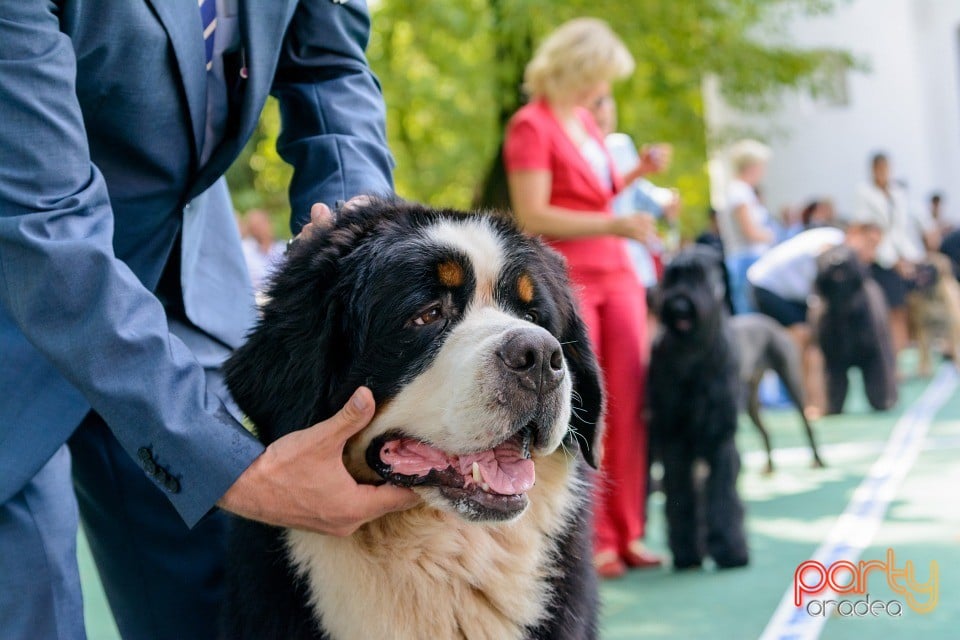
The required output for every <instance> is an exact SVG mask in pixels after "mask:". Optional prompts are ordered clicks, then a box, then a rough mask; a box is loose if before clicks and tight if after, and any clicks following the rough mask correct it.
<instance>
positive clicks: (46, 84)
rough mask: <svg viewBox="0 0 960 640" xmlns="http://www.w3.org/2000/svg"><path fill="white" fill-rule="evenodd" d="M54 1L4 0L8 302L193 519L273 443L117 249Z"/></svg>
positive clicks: (0, 123)
mask: <svg viewBox="0 0 960 640" xmlns="http://www.w3.org/2000/svg"><path fill="white" fill-rule="evenodd" d="M51 5H52V3H48V2H41V1H40V0H0V104H2V105H3V118H0V304H3V306H4V307H5V308H6V309H7V310H8V311H9V313H10V315H11V316H12V317H13V318H14V320H15V322H16V323H17V324H18V326H19V327H20V329H21V331H23V333H24V335H25V336H26V337H27V338H28V339H29V340H30V342H31V343H32V344H33V345H34V346H36V347H37V348H38V349H39V350H40V351H41V352H42V353H43V354H44V355H45V356H46V357H47V358H48V359H49V360H50V361H51V362H52V363H53V364H54V365H55V366H56V367H57V369H58V370H59V371H60V373H61V374H62V375H63V376H64V377H65V378H66V379H67V380H69V381H70V383H71V384H73V385H74V386H75V387H77V388H78V389H79V390H80V391H81V392H82V393H83V394H84V396H85V397H86V399H87V400H88V402H89V403H90V405H91V406H92V407H93V408H94V409H95V410H96V411H97V412H99V413H100V414H101V415H102V416H103V418H104V419H105V420H106V422H107V424H108V425H110V427H111V429H112V431H113V433H114V434H115V435H116V436H117V438H118V440H119V441H120V442H121V444H122V445H123V447H124V449H125V450H126V451H127V453H128V454H130V455H132V456H133V457H135V458H137V459H139V460H141V462H142V463H143V465H144V467H145V468H146V469H147V470H151V469H152V470H153V475H154V479H155V480H157V481H158V484H159V485H160V487H161V488H162V489H165V490H166V491H167V492H168V496H169V497H170V500H171V502H172V503H173V504H174V506H175V507H176V509H177V510H178V511H179V513H180V515H181V516H182V517H183V519H184V521H185V522H186V523H187V524H188V525H190V526H192V525H193V524H194V523H196V522H197V521H198V520H199V519H200V518H201V517H202V516H203V515H204V514H205V513H206V512H207V511H209V510H210V509H211V508H212V507H213V505H214V504H215V502H216V501H217V500H218V499H219V498H220V497H221V496H222V494H223V493H224V492H225V491H226V489H227V488H228V487H229V486H230V485H231V484H232V483H233V482H234V480H235V479H236V478H237V476H238V475H239V474H240V473H241V472H242V471H243V470H244V469H245V468H246V467H247V466H248V465H249V464H250V462H252V461H253V459H254V458H255V457H256V456H257V455H259V454H260V452H261V451H262V447H261V445H260V444H259V443H258V442H257V441H256V440H255V439H254V438H252V436H250V435H249V434H248V433H247V432H246V431H245V430H244V429H243V428H242V426H241V425H240V424H239V423H237V422H236V420H234V419H233V418H232V417H231V416H230V414H229V413H228V412H227V410H226V409H225V407H224V406H223V404H222V402H221V401H220V400H219V399H218V398H217V397H216V396H215V395H214V394H212V393H208V392H207V389H206V381H205V376H204V371H203V369H202V367H201V366H200V365H199V364H198V363H197V361H196V359H195V358H194V357H193V355H192V354H191V353H190V351H189V350H188V349H187V348H186V347H185V346H184V344H183V343H182V342H181V341H180V340H178V339H177V338H175V337H173V336H171V335H170V332H169V330H168V328H167V323H166V317H165V314H164V310H163V308H162V306H161V304H160V303H159V301H158V300H157V299H156V297H155V296H153V295H152V294H151V293H150V292H149V291H147V289H146V288H144V286H143V285H142V284H141V283H140V281H139V280H138V279H137V277H136V276H135V275H134V274H133V272H132V271H130V269H129V268H128V267H127V266H126V265H125V264H124V263H123V262H122V261H120V260H118V259H117V258H116V256H115V255H114V251H113V244H112V239H113V212H112V210H111V206H110V201H109V197H108V194H107V187H106V184H105V183H104V179H103V176H102V175H101V174H100V172H99V171H98V170H97V168H96V167H95V166H94V165H93V164H92V162H91V160H90V153H89V149H88V145H87V139H86V132H85V129H84V124H83V117H82V114H81V111H80V107H79V104H78V101H77V98H76V88H75V84H76V60H75V57H74V53H73V50H72V47H71V44H70V40H69V38H68V37H67V36H65V35H63V34H62V33H60V30H59V23H58V18H57V17H56V15H54V14H53V13H52V10H51V8H50V7H51ZM25 392H29V390H25ZM147 454H149V455H147ZM147 459H149V461H147ZM158 467H159V468H162V469H164V470H165V471H166V472H167V473H166V474H159V475H157V473H156V469H157V468H158Z"/></svg>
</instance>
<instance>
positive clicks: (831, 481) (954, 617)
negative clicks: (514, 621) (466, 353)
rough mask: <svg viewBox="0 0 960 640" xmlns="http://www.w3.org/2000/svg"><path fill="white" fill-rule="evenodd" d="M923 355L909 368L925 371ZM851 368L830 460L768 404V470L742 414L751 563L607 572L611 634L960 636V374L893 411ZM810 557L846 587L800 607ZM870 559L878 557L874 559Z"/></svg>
mask: <svg viewBox="0 0 960 640" xmlns="http://www.w3.org/2000/svg"><path fill="white" fill-rule="evenodd" d="M912 356H913V354H912V353H908V354H907V357H906V358H904V361H902V362H901V365H902V370H904V371H908V372H909V371H913V370H914V366H913V365H914V364H915V363H914V358H913V357H912ZM853 378H854V380H852V384H851V395H850V397H849V398H848V399H847V405H846V413H845V414H843V415H841V416H831V417H828V418H823V419H821V420H819V421H817V422H816V423H815V424H814V429H815V430H816V435H817V437H818V442H819V445H820V453H821V456H822V457H823V459H824V462H825V463H826V464H827V468H825V469H814V468H812V467H811V464H810V460H811V458H810V451H809V448H808V447H807V445H806V442H805V438H804V437H803V432H802V426H801V424H800V421H799V418H798V416H797V415H796V413H795V412H794V411H793V410H792V409H776V410H770V409H767V410H766V413H765V417H766V419H767V425H768V428H769V430H770V435H771V438H772V440H773V445H774V447H775V453H774V464H775V466H776V471H775V472H774V473H773V474H772V475H766V474H764V473H763V467H764V462H765V457H764V456H763V455H762V446H761V443H760V439H759V436H758V435H757V433H756V431H755V429H754V427H753V425H752V424H750V422H749V420H748V419H746V417H745V416H744V417H742V418H741V423H740V429H739V433H738V436H737V438H738V443H739V445H740V451H741V453H742V458H743V465H742V470H741V473H740V482H739V489H740V494H741V496H742V498H743V500H744V502H745V503H746V506H747V531H748V536H749V543H750V565H749V566H748V567H745V568H742V569H728V570H723V571H717V570H715V569H713V568H711V567H709V566H706V567H705V568H704V569H702V570H688V571H684V572H680V573H677V572H674V571H672V570H671V569H669V568H666V567H665V568H663V569H647V570H634V571H630V572H629V573H628V574H627V575H626V576H625V577H623V578H620V579H617V580H609V581H606V582H604V583H603V585H602V587H601V596H602V603H603V610H602V618H601V637H602V638H604V639H605V640H628V639H635V638H636V639H640V638H657V639H662V638H676V639H679V640H752V639H755V638H762V639H763V640H774V639H780V640H787V639H791V640H792V639H796V640H800V639H805V640H806V639H813V638H823V639H824V640H847V639H850V640H853V639H857V640H860V639H873V638H878V639H879V638H882V639H883V640H895V639H899V638H905V639H910V640H921V639H922V640H940V639H944V640H948V639H949V640H952V639H958V638H960V464H958V462H957V461H958V460H960V376H958V375H957V373H956V371H955V370H954V369H953V367H952V366H950V365H949V363H946V364H943V365H941V367H940V369H939V370H938V371H937V374H936V375H935V376H934V377H933V378H932V379H918V378H908V379H907V380H906V381H905V382H904V383H903V384H902V385H901V387H900V402H899V403H898V405H897V407H896V408H895V409H893V410H891V411H889V412H886V413H875V412H871V411H869V409H868V407H867V404H866V400H865V398H864V395H863V393H862V385H860V383H859V380H858V379H856V376H853ZM663 507H664V497H663V495H662V494H660V493H654V494H653V495H652V496H651V498H650V501H649V504H648V525H647V526H648V533H647V538H648V540H647V543H648V546H649V547H650V548H651V549H652V550H653V551H656V552H658V553H662V554H664V555H667V545H666V532H665V524H664V518H663ZM79 549H80V552H79V553H80V572H81V578H82V584H83V594H84V608H85V613H86V624H87V634H88V636H89V638H90V639H91V640H113V639H116V638H119V637H120V636H119V634H118V633H117V630H116V626H115V625H114V623H113V619H112V617H111V615H110V611H109V609H108V607H107V604H106V598H105V597H104V594H103V590H102V588H101V586H100V583H99V581H98V579H97V576H96V571H95V569H94V566H93V561H92V559H91V557H90V553H89V548H88V546H87V544H86V541H85V540H84V539H83V537H82V535H81V539H80V547H79ZM891 560H892V562H891ZM807 561H816V562H815V563H814V562H808V565H807V566H808V567H810V568H808V569H806V570H805V571H803V572H802V576H801V578H800V581H801V582H802V583H803V584H804V585H807V586H809V587H810V589H809V590H810V591H816V588H817V587H818V586H819V583H821V582H823V581H824V580H821V578H822V577H824V576H829V577H832V578H833V582H831V583H830V584H831V585H832V586H833V587H835V589H836V590H837V591H840V592H841V593H839V594H837V593H825V592H820V593H811V594H807V595H804V597H803V600H802V602H803V604H802V606H801V607H797V606H795V605H794V593H795V573H796V572H797V568H798V565H800V564H801V563H804V562H807ZM838 561H848V562H849V563H852V564H849V565H848V564H845V563H843V562H841V563H840V564H842V565H843V566H840V564H837V562H838ZM858 563H870V564H868V565H867V567H866V569H867V570H866V571H865V572H864V571H861V570H859V567H861V566H862V565H860V564H858ZM908 563H909V566H910V568H912V573H911V572H910V571H909V570H908V571H905V568H907V567H908ZM934 563H935V564H934ZM831 568H832V569H833V570H831ZM850 568H853V569H854V571H851V570H850ZM855 572H856V573H859V574H860V575H859V577H860V578H861V580H860V582H859V583H858V584H853V585H851V584H850V581H851V579H852V578H853V577H854V573H855ZM888 574H890V577H888ZM932 574H934V575H935V576H936V580H932ZM891 583H892V585H893V587H891ZM894 587H896V588H898V589H899V591H895V590H894ZM853 589H858V591H852V590H853ZM848 591H850V592H848ZM867 594H868V597H869V600H867ZM878 603H879V604H878ZM911 605H912V606H911ZM924 608H926V609H930V610H929V611H927V612H926V613H919V612H918V611H917V610H923V609H924ZM823 609H826V612H827V614H826V615H823V614H822V613H821V611H822V610H823ZM874 614H876V615H874ZM897 614H899V615H897ZM265 640H266V639H265ZM438 640H439V639H438Z"/></svg>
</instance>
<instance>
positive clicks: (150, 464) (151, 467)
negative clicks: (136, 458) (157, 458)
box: [143, 460, 162, 477]
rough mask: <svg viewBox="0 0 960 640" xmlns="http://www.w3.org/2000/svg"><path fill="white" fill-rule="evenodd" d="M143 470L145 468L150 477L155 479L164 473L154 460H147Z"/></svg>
mask: <svg viewBox="0 0 960 640" xmlns="http://www.w3.org/2000/svg"><path fill="white" fill-rule="evenodd" d="M143 468H144V470H145V471H146V472H147V473H149V474H150V475H152V476H154V477H156V476H158V475H160V473H162V471H161V470H160V467H159V465H157V463H156V462H154V461H153V460H147V461H146V462H144V463H143Z"/></svg>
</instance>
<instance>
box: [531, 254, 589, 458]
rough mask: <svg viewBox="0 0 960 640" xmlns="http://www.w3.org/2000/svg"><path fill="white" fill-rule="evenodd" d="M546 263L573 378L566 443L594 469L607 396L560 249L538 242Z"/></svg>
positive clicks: (547, 276)
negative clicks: (578, 452) (555, 249)
mask: <svg viewBox="0 0 960 640" xmlns="http://www.w3.org/2000/svg"><path fill="white" fill-rule="evenodd" d="M537 246H538V250H539V253H540V254H541V256H542V257H543V259H544V262H545V263H546V267H547V268H546V269H545V271H546V280H547V282H548V283H549V287H550V290H551V294H552V296H553V298H554V301H555V303H556V305H557V314H558V316H559V332H558V336H557V337H558V340H559V341H560V345H561V348H562V349H563V357H564V360H566V363H567V368H568V369H569V371H570V375H571V378H572V381H573V398H572V399H571V409H572V411H571V415H570V427H569V429H568V430H567V435H566V436H565V437H564V444H566V445H567V446H574V445H576V446H578V447H579V448H580V451H581V453H582V454H583V457H584V459H585V460H586V461H587V463H588V464H589V465H590V466H591V467H593V468H594V469H596V468H598V467H599V466H600V458H601V453H602V451H601V446H600V443H601V439H602V438H603V415H604V408H605V398H604V392H603V384H602V382H601V377H600V366H599V365H598V364H597V358H596V356H595V355H594V353H593V348H592V347H591V346H590V335H589V334H588V332H587V327H586V325H585V324H584V322H583V319H582V318H581V317H580V313H579V309H578V307H577V303H576V301H575V300H574V297H573V292H572V291H571V288H570V281H569V280H568V278H567V265H566V262H565V261H564V259H563V257H562V256H560V254H558V253H557V252H555V251H553V250H552V249H549V248H547V247H545V246H544V245H543V244H540V243H539V242H538V243H537Z"/></svg>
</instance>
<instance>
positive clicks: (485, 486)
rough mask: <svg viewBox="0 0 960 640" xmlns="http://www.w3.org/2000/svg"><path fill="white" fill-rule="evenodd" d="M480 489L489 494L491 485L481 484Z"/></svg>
mask: <svg viewBox="0 0 960 640" xmlns="http://www.w3.org/2000/svg"><path fill="white" fill-rule="evenodd" d="M480 488H481V489H483V490H484V491H486V492H487V493H490V485H488V484H487V483H486V482H484V483H483V484H481V485H480Z"/></svg>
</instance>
